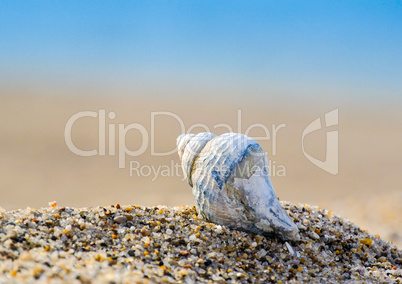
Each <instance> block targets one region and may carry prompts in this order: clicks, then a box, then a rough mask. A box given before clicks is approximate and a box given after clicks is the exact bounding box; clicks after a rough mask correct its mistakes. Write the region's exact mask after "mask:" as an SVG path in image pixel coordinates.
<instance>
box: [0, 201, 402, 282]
mask: <svg viewBox="0 0 402 284" xmlns="http://www.w3.org/2000/svg"><path fill="white" fill-rule="evenodd" d="M282 204H283V206H284V208H285V209H286V210H287V212H288V214H289V215H290V216H291V217H292V218H293V219H294V220H295V222H296V223H297V225H298V227H299V228H300V232H301V240H300V241H297V242H285V241H282V240H279V239H277V238H274V237H273V238H267V237H263V236H259V235H252V234H248V233H245V232H239V231H235V230H231V229H228V228H225V227H223V226H219V225H215V224H211V223H208V222H205V221H204V220H202V219H199V218H198V217H197V215H196V211H195V209H194V208H190V207H173V208H172V207H165V206H157V207H138V206H120V205H116V206H110V207H96V208H78V209H77V208H67V207H66V208H59V207H57V205H56V204H55V203H53V204H51V206H50V207H49V208H42V209H39V210H36V209H30V208H27V209H25V210H18V211H9V212H6V211H4V210H3V211H1V212H0V225H1V226H0V272H1V275H0V282H1V283H3V282H6V281H10V280H14V281H15V282H22V281H24V282H32V281H34V280H36V281H39V282H51V283H57V282H66V281H67V282H68V283H74V282H77V283H79V282H84V283H90V282H93V283H133V282H140V283H142V282H144V283H161V282H166V283H178V282H179V283H180V282H183V283H194V282H208V283H270V282H274V283H283V282H288V281H299V282H320V281H324V282H325V283H331V282H335V283H337V282H343V281H357V282H367V281H368V282H376V283H378V282H382V283H388V282H389V283H394V282H396V283H401V282H402V268H401V267H402V251H401V250H398V249H397V248H396V247H395V246H393V245H392V244H390V243H386V242H385V241H383V240H382V239H380V238H379V236H373V235H370V234H368V233H366V232H364V231H362V230H361V229H360V228H358V227H357V226H355V225H354V224H352V223H350V222H349V221H347V220H345V219H341V218H339V217H337V216H334V215H333V213H332V212H330V211H327V210H323V209H319V208H315V207H309V206H308V205H292V204H289V203H285V202H283V203H282Z"/></svg>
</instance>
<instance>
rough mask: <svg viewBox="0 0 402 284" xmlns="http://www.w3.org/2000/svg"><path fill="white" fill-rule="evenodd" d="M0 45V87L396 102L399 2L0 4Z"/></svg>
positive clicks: (400, 83)
mask: <svg viewBox="0 0 402 284" xmlns="http://www.w3.org/2000/svg"><path fill="white" fill-rule="evenodd" d="M0 39H1V40H0V75H1V77H2V78H1V79H0V82H2V83H4V82H6V83H7V84H10V82H12V83H13V84H19V83H20V82H28V81H30V80H31V81H43V82H45V83H46V81H49V80H50V79H49V78H53V79H56V80H57V82H59V83H60V84H63V80H67V79H68V80H69V83H71V82H74V81H85V80H88V81H90V82H92V83H94V84H95V83H96V82H98V81H99V82H100V83H105V82H106V83H107V82H110V84H112V85H113V84H118V83H124V84H126V85H130V84H136V83H138V82H141V83H142V84H143V85H145V86H147V85H149V86H152V85H155V84H159V85H161V86H163V85H164V84H170V85H175V86H176V87H180V86H181V85H185V86H187V87H188V88H190V89H191V88H197V87H200V86H202V87H208V86H210V87H211V88H214V87H216V88H223V89H225V88H226V89H227V90H229V89H230V88H233V89H238V88H239V87H240V88H241V90H242V91H243V92H247V91H249V92H260V93H265V92H266V93H269V92H271V93H272V92H277V93H282V94H285V95H286V94H287V95H290V96H292V95H293V96H298V95H300V96H303V95H306V94H308V93H312V94H317V95H320V94H322V95H328V96H329V95H339V96H342V95H344V96H345V95H347V96H357V97H365V96H366V97H373V98H377V99H378V98H381V97H387V98H389V99H392V100H393V99H400V98H401V97H402V3H401V2H400V1H384V2H382V1H332V2H329V1H275V2H274V1H1V2H0ZM256 86H257V87H256Z"/></svg>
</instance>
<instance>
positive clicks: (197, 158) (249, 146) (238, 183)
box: [177, 132, 298, 239]
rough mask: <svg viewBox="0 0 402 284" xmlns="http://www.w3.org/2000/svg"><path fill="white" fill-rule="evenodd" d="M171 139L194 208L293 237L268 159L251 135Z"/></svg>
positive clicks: (243, 226) (221, 220) (239, 225)
mask: <svg viewBox="0 0 402 284" xmlns="http://www.w3.org/2000/svg"><path fill="white" fill-rule="evenodd" d="M177 143H178V148H179V153H180V152H181V151H182V153H183V154H182V155H181V159H182V166H183V171H184V174H185V176H186V177H187V180H188V182H189V184H190V186H192V187H193V195H194V197H195V199H196V203H197V206H196V207H197V211H198V213H199V214H200V215H202V216H203V217H204V218H205V219H206V220H208V221H210V222H214V223H217V224H222V225H226V226H228V227H231V228H235V229H240V230H245V231H249V232H253V233H256V234H267V233H275V234H278V235H280V236H281V237H283V238H284V239H297V237H298V229H297V226H296V225H295V224H294V223H293V221H292V220H291V219H290V218H289V217H288V215H287V214H286V212H285V211H284V210H283V208H282V207H281V205H280V203H279V201H278V199H277V196H276V194H275V191H274V189H273V186H272V183H271V180H270V178H269V174H268V172H269V171H268V159H267V157H266V155H265V152H264V151H263V149H262V148H261V146H260V145H259V144H258V143H257V142H256V141H255V140H254V139H252V138H250V137H248V136H246V135H243V134H236V133H227V134H223V135H220V136H215V135H214V134H212V133H205V132H204V133H200V134H197V135H193V134H188V135H184V136H183V135H182V136H180V137H179V138H178V141H177ZM183 147H184V149H183ZM187 147H188V149H187ZM179 155H180V154H179Z"/></svg>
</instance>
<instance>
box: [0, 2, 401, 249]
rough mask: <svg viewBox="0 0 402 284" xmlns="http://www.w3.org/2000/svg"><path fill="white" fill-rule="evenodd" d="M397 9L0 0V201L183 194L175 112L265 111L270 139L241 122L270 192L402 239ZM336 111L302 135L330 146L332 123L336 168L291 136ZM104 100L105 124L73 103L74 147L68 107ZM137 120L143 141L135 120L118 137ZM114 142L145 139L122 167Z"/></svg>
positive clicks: (169, 199)
mask: <svg viewBox="0 0 402 284" xmlns="http://www.w3.org/2000/svg"><path fill="white" fill-rule="evenodd" d="M401 19H402V6H401V3H400V2H397V1H395V2H389V3H386V4H384V3H380V2H378V3H368V2H364V3H363V1H357V2H353V3H352V2H350V1H337V2H336V3H335V2H333V3H330V4H329V3H328V2H325V3H324V2H322V1H303V2H299V1H280V2H273V1H272V2H271V1H268V2H267V1H251V2H250V1H249V2H247V3H246V2H242V1H218V2H217V1H192V2H185V1H169V2H168V1H152V2H151V1H135V2H131V1H120V2H118V3H116V2H113V1H85V2H81V1H69V2H68V3H67V2H63V1H57V2H52V3H50V2H48V1H34V2H18V1H2V2H1V3H0V196H1V198H0V207H3V208H4V209H6V210H12V209H17V208H25V207H27V206H29V207H35V208H39V207H43V206H48V202H49V201H53V200H56V201H57V203H58V204H59V205H60V206H75V207H82V206H98V205H110V204H116V203H120V204H138V205H150V206H152V205H158V204H165V205H170V206H174V205H184V204H189V205H193V204H194V199H193V196H192V193H191V188H190V186H189V185H188V184H187V182H186V181H184V180H183V175H182V172H181V169H180V168H178V166H179V159H178V156H177V154H176V152H175V151H173V150H174V149H175V146H176V145H175V143H176V137H177V136H178V135H179V134H181V133H182V132H183V129H182V128H181V127H180V126H181V125H180V123H179V121H181V122H182V123H183V126H184V127H185V132H188V131H190V132H192V133H197V132H202V131H205V130H204V129H203V128H202V127H201V126H200V125H198V126H197V124H203V125H206V126H207V127H208V128H209V129H211V131H213V132H215V133H216V134H220V133H224V132H227V130H226V129H225V128H224V127H222V126H220V125H222V124H225V125H229V126H230V127H231V128H232V129H233V131H234V132H242V133H245V132H246V130H247V128H248V127H249V126H251V125H255V124H260V125H264V126H266V128H267V129H268V130H269V131H270V133H269V134H270V135H271V137H270V138H271V139H269V140H262V139H259V138H258V137H263V136H266V133H265V132H264V131H263V128H261V127H260V128H258V127H255V128H253V129H252V130H251V131H250V132H249V133H248V134H249V135H250V136H252V137H255V138H256V140H257V141H258V142H260V144H261V145H262V146H263V148H264V149H265V150H266V151H267V154H268V157H269V159H270V160H271V161H272V162H271V179H272V182H273V184H274V187H275V190H276V192H277V195H278V196H279V198H280V199H281V200H288V201H291V202H294V203H307V204H311V205H318V206H320V207H322V208H326V209H329V210H333V211H334V212H335V213H336V214H339V215H341V216H343V217H346V218H348V219H350V220H351V221H353V222H355V223H356V224H358V225H359V226H361V227H362V228H363V229H367V230H368V231H369V232H371V233H373V234H380V235H381V237H383V238H385V239H386V240H389V241H393V242H394V243H395V244H397V245H399V246H400V247H402V217H401V216H402V175H401V169H402V151H401V150H402V147H401V145H402V143H401V142H402V127H401V122H402V112H401V107H402V33H401V32H400V31H401V29H402V20H401ZM334 109H338V113H339V124H338V125H336V126H331V127H329V128H328V129H326V128H325V127H323V129H321V130H319V131H315V132H313V133H311V134H309V135H308V136H306V137H305V140H304V143H305V145H304V146H305V151H306V152H307V153H308V154H309V155H311V156H313V157H315V158H316V159H319V160H325V155H326V133H327V131H338V133H339V155H338V158H339V172H338V174H336V175H332V174H330V173H327V172H326V171H324V170H322V169H320V168H318V167H317V166H315V165H313V164H312V163H311V162H310V161H309V160H308V159H307V158H306V157H305V155H304V154H303V150H302V133H303V130H304V129H305V128H306V127H307V126H308V125H309V124H310V123H311V122H312V121H314V120H315V119H317V118H321V122H322V123H323V125H325V123H324V115H325V114H326V113H328V112H330V111H332V110H334ZM100 110H105V112H106V119H105V123H104V124H103V122H102V120H100V115H98V116H97V117H83V118H80V119H79V120H77V121H76V122H75V123H74V125H73V127H72V134H71V137H72V142H73V143H74V145H75V146H76V147H77V148H79V149H81V150H98V155H95V156H90V157H82V156H79V155H76V154H74V153H73V152H72V151H71V150H70V149H69V148H68V147H67V145H66V142H65V133H64V132H65V127H66V124H67V121H68V120H69V119H70V118H71V117H72V116H73V115H74V114H76V113H79V112H82V111H92V112H95V113H98V114H99V113H100V112H101V111H100ZM110 112H113V113H114V115H113V114H111V115H110V116H107V115H108V114H109V113H110ZM155 112H166V113H169V114H165V115H162V114H159V115H155ZM152 113H154V116H152ZM152 117H154V120H153V123H152ZM100 121H101V126H102V125H104V129H105V130H106V132H105V139H103V140H102V141H101V142H99V129H100V127H99V123H100ZM133 123H137V124H140V125H142V126H144V128H145V129H146V134H147V135H146V136H147V137H148V138H149V139H148V141H145V140H144V139H146V138H145V137H144V135H143V133H141V132H139V131H138V130H135V129H132V130H130V131H128V132H127V134H126V135H125V139H119V124H120V125H123V126H127V125H130V124H133ZM111 125H112V126H111ZM280 125H282V126H283V125H284V126H283V127H282V128H281V129H280V130H278V132H277V137H276V139H273V137H272V135H273V128H274V127H275V126H276V128H278V127H279V126H280ZM214 126H215V128H214ZM110 127H111V128H110ZM113 127H115V132H114V133H115V137H113V136H112V133H113ZM101 128H102V127H101ZM100 133H102V130H101V132H100ZM109 137H111V138H110V139H111V141H112V146H113V143H115V151H116V155H111V154H110V152H109V150H108V149H109V144H110V143H109ZM113 138H114V139H113ZM120 138H122V137H120ZM120 140H125V145H126V146H127V148H128V149H131V150H132V151H134V150H137V149H140V148H141V147H142V146H143V144H144V147H146V148H145V151H144V153H142V154H141V155H139V156H137V157H130V156H127V157H126V161H125V164H124V165H125V168H119V157H118V155H117V154H118V151H119V150H121V147H119V142H120V143H122V141H120ZM103 141H106V142H105V148H106V152H105V155H99V150H100V148H101V146H102V144H103ZM144 141H145V142H144ZM151 146H153V148H154V149H153V150H154V152H157V153H162V152H174V153H172V154H169V155H164V156H157V155H154V154H152V147H151ZM274 149H275V150H276V151H274ZM130 163H131V164H132V165H135V166H136V168H137V170H130ZM155 171H157V173H156V174H155ZM158 171H159V172H158Z"/></svg>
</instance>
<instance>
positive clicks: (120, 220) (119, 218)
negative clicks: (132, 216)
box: [113, 216, 127, 224]
mask: <svg viewBox="0 0 402 284" xmlns="http://www.w3.org/2000/svg"><path fill="white" fill-rule="evenodd" d="M113 221H115V222H116V223H119V224H123V223H126V222H127V218H126V217H125V216H117V217H114V218H113Z"/></svg>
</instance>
